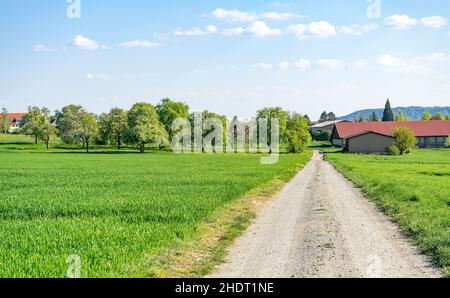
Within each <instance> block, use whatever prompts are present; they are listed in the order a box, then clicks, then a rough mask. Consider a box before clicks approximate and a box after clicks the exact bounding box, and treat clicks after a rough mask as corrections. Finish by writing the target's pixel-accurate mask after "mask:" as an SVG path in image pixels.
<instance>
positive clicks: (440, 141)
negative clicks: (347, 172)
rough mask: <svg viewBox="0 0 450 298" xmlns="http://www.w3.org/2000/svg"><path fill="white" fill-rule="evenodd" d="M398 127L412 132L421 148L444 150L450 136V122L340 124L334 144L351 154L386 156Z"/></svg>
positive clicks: (334, 133)
mask: <svg viewBox="0 0 450 298" xmlns="http://www.w3.org/2000/svg"><path fill="white" fill-rule="evenodd" d="M398 127H407V128H410V129H411V130H412V131H413V132H414V135H415V136H416V138H417V147H419V148H443V147H445V143H446V140H447V138H448V136H449V135H450V121H404V122H340V123H336V124H335V126H334V128H333V133H332V136H331V142H332V144H333V145H334V146H338V147H342V148H344V151H345V152H348V153H386V151H387V148H388V147H390V146H392V145H393V144H394V138H393V136H392V133H393V131H394V130H395V128H398Z"/></svg>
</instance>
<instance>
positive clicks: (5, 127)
mask: <svg viewBox="0 0 450 298" xmlns="http://www.w3.org/2000/svg"><path fill="white" fill-rule="evenodd" d="M1 129H2V132H3V133H5V134H6V133H8V130H9V118H8V110H6V108H5V107H3V108H2V128H1Z"/></svg>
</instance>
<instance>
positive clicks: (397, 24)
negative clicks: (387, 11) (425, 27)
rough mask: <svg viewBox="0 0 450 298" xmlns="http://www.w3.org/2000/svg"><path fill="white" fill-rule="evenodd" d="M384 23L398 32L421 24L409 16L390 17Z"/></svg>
mask: <svg viewBox="0 0 450 298" xmlns="http://www.w3.org/2000/svg"><path fill="white" fill-rule="evenodd" d="M384 23H385V24H386V25H387V26H388V27H391V28H393V29H396V30H408V29H410V28H411V27H412V26H414V25H417V24H418V23H419V21H418V20H416V19H414V18H411V17H409V16H407V15H398V14H396V15H393V16H390V17H387V18H386V19H385V20H384Z"/></svg>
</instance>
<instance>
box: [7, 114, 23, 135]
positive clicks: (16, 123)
mask: <svg viewBox="0 0 450 298" xmlns="http://www.w3.org/2000/svg"><path fill="white" fill-rule="evenodd" d="M23 116H25V113H12V114H8V125H9V129H8V132H9V133H14V132H16V131H17V130H18V129H19V127H20V122H21V121H22V118H23Z"/></svg>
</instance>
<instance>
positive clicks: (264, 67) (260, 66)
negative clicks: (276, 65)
mask: <svg viewBox="0 0 450 298" xmlns="http://www.w3.org/2000/svg"><path fill="white" fill-rule="evenodd" d="M251 67H252V68H258V69H262V70H272V69H273V65H272V64H268V63H258V64H253V65H251Z"/></svg>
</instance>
